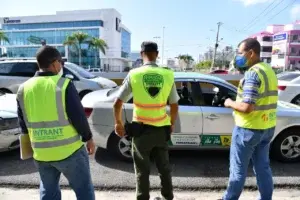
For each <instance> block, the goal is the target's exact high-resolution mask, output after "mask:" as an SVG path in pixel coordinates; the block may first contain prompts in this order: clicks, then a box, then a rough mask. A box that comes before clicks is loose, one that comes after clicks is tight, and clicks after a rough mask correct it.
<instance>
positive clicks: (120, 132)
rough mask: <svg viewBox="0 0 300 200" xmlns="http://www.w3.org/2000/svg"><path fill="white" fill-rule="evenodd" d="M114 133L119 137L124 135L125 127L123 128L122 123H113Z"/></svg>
mask: <svg viewBox="0 0 300 200" xmlns="http://www.w3.org/2000/svg"><path fill="white" fill-rule="evenodd" d="M115 133H116V134H117V135H118V136H119V137H123V136H124V135H125V128H124V125H123V124H122V123H116V124H115Z"/></svg>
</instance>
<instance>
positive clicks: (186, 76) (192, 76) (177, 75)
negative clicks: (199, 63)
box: [174, 72, 226, 82]
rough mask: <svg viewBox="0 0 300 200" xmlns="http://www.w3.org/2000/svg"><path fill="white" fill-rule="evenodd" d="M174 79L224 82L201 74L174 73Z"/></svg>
mask: <svg viewBox="0 0 300 200" xmlns="http://www.w3.org/2000/svg"><path fill="white" fill-rule="evenodd" d="M174 78H176V79H180V78H182V79H195V78H197V79H209V80H212V81H219V82H226V81H225V80H224V79H222V78H219V77H217V76H212V75H209V74H202V73H198V72H174Z"/></svg>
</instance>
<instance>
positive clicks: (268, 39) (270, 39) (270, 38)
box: [262, 36, 273, 42]
mask: <svg viewBox="0 0 300 200" xmlns="http://www.w3.org/2000/svg"><path fill="white" fill-rule="evenodd" d="M272 39H273V38H272V37H270V36H264V37H263V38H262V40H263V41H264V42H272Z"/></svg>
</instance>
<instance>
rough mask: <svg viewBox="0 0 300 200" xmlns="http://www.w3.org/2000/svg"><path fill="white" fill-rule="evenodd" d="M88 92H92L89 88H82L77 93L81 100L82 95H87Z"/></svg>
mask: <svg viewBox="0 0 300 200" xmlns="http://www.w3.org/2000/svg"><path fill="white" fill-rule="evenodd" d="M90 92H92V91H91V90H83V91H81V92H80V93H79V97H80V99H81V100H82V99H83V97H84V96H85V95H87V94H88V93H90Z"/></svg>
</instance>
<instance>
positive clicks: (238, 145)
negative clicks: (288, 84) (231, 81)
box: [223, 38, 278, 200]
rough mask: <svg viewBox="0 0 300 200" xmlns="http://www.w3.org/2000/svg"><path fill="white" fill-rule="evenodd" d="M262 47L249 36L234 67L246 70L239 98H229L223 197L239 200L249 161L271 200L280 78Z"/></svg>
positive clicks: (263, 197) (265, 197)
mask: <svg viewBox="0 0 300 200" xmlns="http://www.w3.org/2000/svg"><path fill="white" fill-rule="evenodd" d="M260 51H261V46H260V44H259V42H258V41H257V40H256V39H253V38H249V39H246V40H243V41H242V42H241V43H240V44H239V49H238V54H237V56H236V57H235V61H234V62H235V63H234V65H235V67H236V68H237V69H238V70H239V71H244V72H245V75H244V78H243V79H242V80H241V81H240V83H239V86H238V94H237V98H236V101H233V100H231V99H226V101H225V106H226V107H229V108H232V109H234V119H235V125H236V126H235V128H234V130H233V133H232V140H231V146H230V176H229V183H228V187H227V191H226V192H225V194H224V197H223V200H237V199H239V197H240V195H241V193H242V190H243V187H244V184H245V180H246V176H247V169H248V165H249V162H250V160H251V161H252V164H253V169H254V172H255V174H256V179H257V184H258V189H259V192H260V198H259V199H261V200H271V199H272V194H273V179H272V171H271V168H270V160H269V150H270V142H271V140H272V138H273V135H274V131H275V126H276V112H277V100H278V92H277V82H278V81H277V77H276V74H275V72H274V71H273V70H272V68H271V67H270V66H269V65H268V64H266V63H264V62H262V61H261V60H260Z"/></svg>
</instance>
